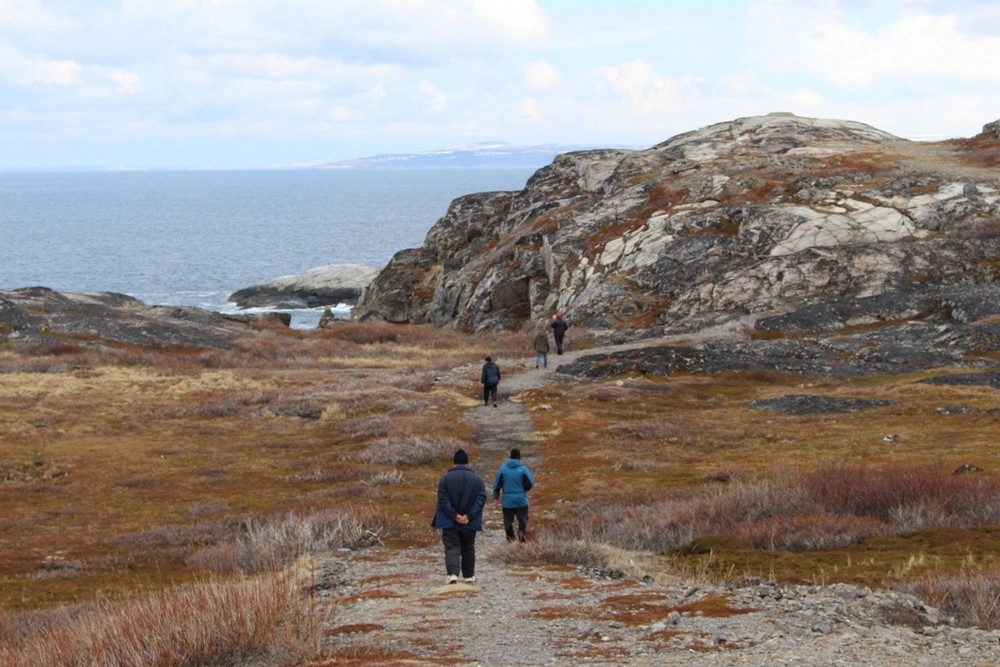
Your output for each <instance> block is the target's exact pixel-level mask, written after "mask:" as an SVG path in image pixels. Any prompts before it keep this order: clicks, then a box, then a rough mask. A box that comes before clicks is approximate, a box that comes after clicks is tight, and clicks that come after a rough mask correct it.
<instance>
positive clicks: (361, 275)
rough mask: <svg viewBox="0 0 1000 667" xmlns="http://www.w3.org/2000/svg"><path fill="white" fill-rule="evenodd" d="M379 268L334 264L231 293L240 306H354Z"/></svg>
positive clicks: (233, 299)
mask: <svg viewBox="0 0 1000 667" xmlns="http://www.w3.org/2000/svg"><path fill="white" fill-rule="evenodd" d="M377 273H378V269H375V268H372V267H370V266H359V265H355V264H331V265H329V266H320V267H317V268H315V269H310V270H309V271H307V272H306V273H304V274H302V275H290V276H280V277H278V278H275V279H274V280H271V281H269V282H266V283H261V284H259V285H252V286H250V287H245V288H243V289H240V290H237V291H235V292H233V293H232V294H231V295H229V300H230V301H232V302H233V303H235V304H236V305H238V306H239V307H240V308H318V307H320V306H336V305H338V304H341V303H343V304H348V305H354V304H356V303H357V302H358V299H359V298H360V297H361V292H362V291H363V290H364V288H365V287H366V286H367V285H368V283H370V282H371V281H372V279H373V278H374V277H375V275H376V274H377Z"/></svg>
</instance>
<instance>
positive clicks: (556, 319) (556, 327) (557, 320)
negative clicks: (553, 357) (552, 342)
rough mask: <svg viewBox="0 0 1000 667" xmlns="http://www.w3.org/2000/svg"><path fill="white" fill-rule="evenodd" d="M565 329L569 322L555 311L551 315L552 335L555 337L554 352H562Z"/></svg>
mask: <svg viewBox="0 0 1000 667" xmlns="http://www.w3.org/2000/svg"><path fill="white" fill-rule="evenodd" d="M566 329H569V323H568V322H567V321H566V320H564V319H563V316H562V315H560V314H559V313H556V314H555V315H553V316H552V335H553V336H554V337H555V339H556V354H562V353H563V339H564V338H565V337H566Z"/></svg>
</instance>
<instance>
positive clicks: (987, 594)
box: [897, 567, 1000, 630]
mask: <svg viewBox="0 0 1000 667" xmlns="http://www.w3.org/2000/svg"><path fill="white" fill-rule="evenodd" d="M897 588H899V589H900V590H903V591H904V592H907V593H911V594H913V595H916V596H917V597H919V598H921V599H922V600H924V601H925V602H926V603H928V604H930V605H931V606H934V607H937V608H938V609H940V610H941V611H942V612H944V613H945V614H946V615H948V616H952V617H953V618H954V619H955V622H956V623H957V624H958V625H961V626H967V627H976V628H980V629H982V630H1000V568H998V567H993V568H989V569H987V570H982V571H980V572H975V573H972V572H960V573H957V574H938V575H929V576H927V577H925V578H923V579H921V580H919V581H916V582H911V583H907V584H900V585H899V586H897Z"/></svg>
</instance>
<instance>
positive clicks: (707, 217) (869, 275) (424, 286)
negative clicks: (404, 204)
mask: <svg viewBox="0 0 1000 667" xmlns="http://www.w3.org/2000/svg"><path fill="white" fill-rule="evenodd" d="M998 131H1000V130H998V126H997V124H990V125H987V126H986V128H984V132H983V133H982V134H980V135H978V136H976V137H974V138H971V139H960V140H951V141H945V142H937V143H926V142H913V141H908V140H904V139H900V138H898V137H895V136H893V135H891V134H889V133H886V132H883V131H880V130H878V129H875V128H873V127H870V126H868V125H865V124H862V123H858V122H851V121H842V120H827V119H817V118H803V117H798V116H794V115H791V114H785V113H777V114H769V115H767V116H760V117H751V118H740V119H737V120H733V121H730V122H724V123H719V124H716V125H711V126H709V127H706V128H703V129H700V130H697V131H693V132H688V133H686V134H681V135H679V136H676V137H673V138H672V139H669V140H667V141H665V142H663V143H661V144H658V145H656V146H653V147H652V148H649V149H647V150H641V151H628V150H592V151H583V152H576V153H567V154H563V155H560V156H558V157H557V158H556V159H555V160H554V161H553V162H552V164H550V165H549V166H547V167H545V168H543V169H540V170H539V171H537V172H536V173H535V174H534V175H533V176H532V177H531V179H530V180H529V181H528V182H527V184H526V186H525V188H524V189H523V190H521V191H520V192H494V193H482V194H473V195H468V196H465V197H462V198H459V199H457V200H455V201H454V202H453V203H452V204H451V206H450V207H449V209H448V211H447V213H446V215H445V216H444V217H443V218H442V219H441V220H440V221H439V222H438V223H437V224H436V225H434V227H433V228H432V229H431V230H430V231H429V233H428V234H427V237H426V240H425V242H424V244H423V246H422V247H420V248H414V249H408V250H403V251H401V252H399V253H397V254H396V256H395V257H393V259H392V261H391V262H390V263H389V264H388V265H387V266H386V267H385V268H384V269H383V270H382V271H381V272H380V273H379V274H378V276H377V277H376V278H375V279H374V280H373V281H372V283H371V284H370V285H369V286H368V288H366V290H365V292H364V294H363V295H362V298H361V300H360V302H359V304H358V306H357V308H356V309H355V316H356V317H358V318H361V319H367V318H378V319H385V320H388V321H393V322H414V323H426V322H430V323H434V324H437V325H442V326H454V327H457V328H462V329H466V330H471V331H476V330H485V329H496V328H517V327H520V326H523V325H524V324H525V322H526V321H528V320H529V319H534V320H544V319H548V317H550V316H551V314H552V313H554V312H561V313H564V314H565V316H566V317H568V318H569V319H570V320H571V321H572V322H574V324H575V325H576V326H578V327H580V326H583V327H590V328H591V329H594V330H608V329H613V330H620V331H628V332H631V333H632V334H634V335H636V336H652V335H660V334H664V333H678V332H693V331H698V330H704V329H705V328H706V327H709V326H719V325H723V326H726V325H728V326H733V325H734V323H739V326H741V327H749V328H751V329H753V328H756V330H757V331H763V332H766V331H773V332H779V331H780V332H781V335H786V334H788V333H789V332H809V331H824V332H831V331H837V330H847V329H849V328H855V329H856V328H858V327H865V326H875V325H886V324H892V323H900V322H906V321H921V322H926V323H928V325H930V324H932V323H933V322H935V321H936V322H942V321H947V322H956V321H957V322H972V321H979V322H983V321H986V320H988V318H990V317H992V316H993V315H998V316H1000V308H997V307H996V305H997V303H998V302H1000V299H998V298H997V297H998V294H1000V292H998V288H997V284H998V279H1000V216H998V213H1000V171H998V169H997V166H998V164H1000V139H998ZM980 333H981V332H980ZM775 335H777V334H775ZM981 338H982V337H980V338H977V341H976V345H982V344H986V345H989V344H992V341H993V334H992V331H991V332H989V334H988V335H986V337H985V340H983V339H981ZM970 345H971V344H970Z"/></svg>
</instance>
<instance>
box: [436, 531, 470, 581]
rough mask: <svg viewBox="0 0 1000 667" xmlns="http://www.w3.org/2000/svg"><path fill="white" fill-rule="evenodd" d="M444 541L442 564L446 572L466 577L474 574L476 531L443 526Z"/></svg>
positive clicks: (442, 538)
mask: <svg viewBox="0 0 1000 667" xmlns="http://www.w3.org/2000/svg"><path fill="white" fill-rule="evenodd" d="M441 541H442V542H444V566H445V569H447V570H448V574H454V575H458V574H459V573H461V574H462V576H463V577H464V578H466V579H468V578H470V577H474V576H476V533H475V531H472V530H461V529H459V528H445V529H444V530H442V531H441Z"/></svg>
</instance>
